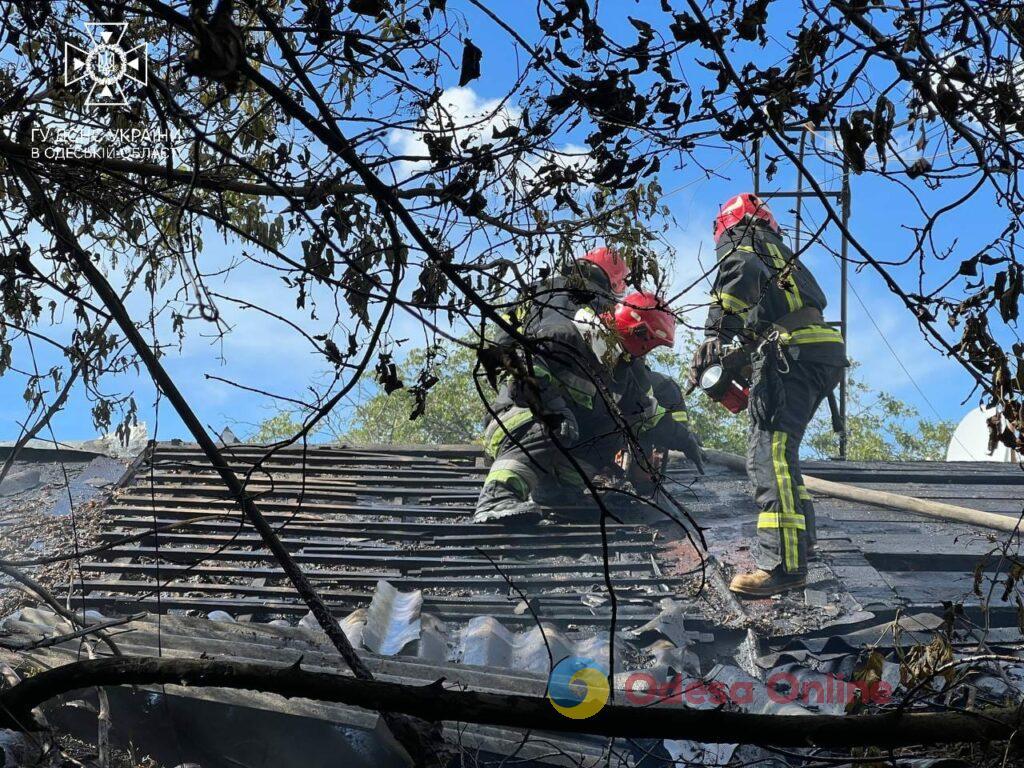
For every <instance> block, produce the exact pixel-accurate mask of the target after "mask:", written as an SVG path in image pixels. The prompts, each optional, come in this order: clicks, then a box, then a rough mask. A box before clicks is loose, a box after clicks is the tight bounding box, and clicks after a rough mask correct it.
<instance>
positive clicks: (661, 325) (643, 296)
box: [614, 292, 676, 357]
mask: <svg viewBox="0 0 1024 768" xmlns="http://www.w3.org/2000/svg"><path fill="white" fill-rule="evenodd" d="M614 316H615V317H614V319H615V330H616V331H617V332H618V334H619V339H620V340H621V342H622V347H623V349H625V350H626V351H627V352H628V353H629V354H631V355H633V357H643V356H644V355H646V354H647V353H648V352H650V351H651V350H652V349H654V348H655V347H661V346H665V347H671V346H672V344H673V342H675V339H676V318H675V315H673V314H672V313H671V312H670V311H669V309H668V307H666V306H665V304H664V303H663V302H662V301H661V299H659V298H658V297H657V296H656V295H654V294H653V293H647V292H642V293H631V294H629V296H627V297H626V298H624V299H623V300H622V301H620V302H619V303H618V304H616V305H615V310H614Z"/></svg>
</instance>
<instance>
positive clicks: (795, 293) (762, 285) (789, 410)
mask: <svg viewBox="0 0 1024 768" xmlns="http://www.w3.org/2000/svg"><path fill="white" fill-rule="evenodd" d="M714 234H715V242H716V244H717V246H718V273H717V275H716V277H715V283H714V288H713V289H712V305H711V309H710V311H709V312H708V319H707V322H706V324H705V332H706V337H707V338H706V341H705V342H704V343H703V344H702V345H701V346H700V347H699V348H698V350H697V352H696V354H695V355H694V359H693V365H692V367H691V373H690V375H691V379H692V380H693V381H694V382H700V383H701V385H702V386H704V387H705V389H707V387H708V383H707V381H706V379H707V376H704V378H705V381H701V378H702V374H706V373H707V372H708V371H716V372H717V371H718V370H719V369H718V368H717V367H716V366H719V365H721V366H722V367H723V368H724V369H725V377H724V378H726V379H729V378H738V379H742V378H743V377H744V375H745V374H746V375H749V379H750V405H749V407H750V430H749V434H748V438H747V473H748V474H749V476H750V480H751V482H752V483H753V485H754V495H755V500H756V501H757V504H758V506H759V507H760V510H761V511H760V514H759V515H758V519H757V544H758V545H757V547H756V553H755V555H756V556H755V562H756V563H757V567H758V570H756V571H754V572H753V573H742V574H739V575H737V576H736V577H735V578H734V579H733V580H732V583H731V584H730V585H729V588H730V589H731V590H732V591H733V592H736V593H738V594H741V595H747V596H767V595H773V594H777V593H779V592H783V591H785V590H788V589H794V588H801V587H803V586H804V584H805V581H806V576H807V558H808V554H809V549H811V550H813V546H814V541H815V530H814V509H813V506H812V504H811V500H810V495H809V494H808V493H807V491H806V489H805V488H804V486H803V480H802V477H801V475H800V463H799V453H800V441H801V440H802V439H803V435H804V430H805V429H806V428H807V425H808V423H809V422H810V421H811V418H812V417H813V416H814V413H815V411H817V409H818V406H819V405H821V403H822V401H823V400H824V399H825V398H827V397H828V396H829V395H830V394H831V392H832V390H833V389H834V388H835V386H836V384H838V383H839V380H840V378H841V377H842V374H843V369H844V367H845V366H846V365H847V364H848V363H847V360H846V347H845V344H844V343H843V337H842V334H840V333H839V331H837V330H835V329H834V328H832V327H830V326H828V325H826V324H825V322H824V317H823V315H822V312H823V310H824V309H825V304H826V302H825V296H824V294H823V293H822V290H821V288H820V287H819V286H818V283H817V281H816V280H815V279H814V277H813V276H812V275H811V273H810V272H809V271H808V270H807V268H806V267H805V266H804V265H802V264H801V263H800V262H799V261H798V260H797V258H796V256H794V254H793V252H792V251H790V249H789V248H787V247H786V245H785V244H784V243H783V242H782V239H781V238H780V236H779V226H778V224H777V223H776V221H775V217H774V216H772V214H771V212H770V211H769V210H768V207H767V206H766V205H765V204H764V202H762V201H761V200H760V199H759V198H758V197H756V196H755V195H752V194H742V195H737V196H736V197H734V198H732V199H731V200H730V201H729V202H727V203H726V204H725V205H724V206H722V209H721V212H720V213H719V215H718V218H717V219H716V220H715V230H714ZM747 361H749V370H742V371H741V370H740V369H742V368H745V367H746V365H747ZM722 391H723V390H719V394H722ZM728 391H729V394H728V395H723V396H722V400H721V402H723V404H726V405H727V406H728V407H730V409H731V410H737V409H738V408H739V407H742V397H743V395H739V398H740V400H739V401H738V398H737V393H742V392H743V390H742V389H741V388H740V387H738V386H735V385H734V386H733V387H731V388H730V389H729V390H728Z"/></svg>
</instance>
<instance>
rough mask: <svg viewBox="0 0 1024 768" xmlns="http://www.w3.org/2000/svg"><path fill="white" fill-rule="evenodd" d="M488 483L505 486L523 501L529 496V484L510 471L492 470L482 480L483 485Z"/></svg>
mask: <svg viewBox="0 0 1024 768" xmlns="http://www.w3.org/2000/svg"><path fill="white" fill-rule="evenodd" d="M488 483H501V484H502V485H507V486H508V487H509V488H511V489H512V491H513V492H514V493H515V494H516V495H517V496H518V497H519V498H520V499H522V500H523V501H525V500H526V497H527V496H529V495H530V486H529V484H528V483H527V482H526V480H524V479H523V478H522V477H520V476H519V475H518V474H516V473H515V472H513V471H512V470H511V469H492V470H491V471H490V472H488V473H487V479H485V480H484V485H487V484H488Z"/></svg>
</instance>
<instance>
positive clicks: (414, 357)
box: [250, 343, 487, 445]
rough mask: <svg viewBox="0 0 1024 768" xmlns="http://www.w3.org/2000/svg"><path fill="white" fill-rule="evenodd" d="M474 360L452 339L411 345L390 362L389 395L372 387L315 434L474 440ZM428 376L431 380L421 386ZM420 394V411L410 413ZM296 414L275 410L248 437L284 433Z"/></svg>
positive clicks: (408, 441)
mask: <svg viewBox="0 0 1024 768" xmlns="http://www.w3.org/2000/svg"><path fill="white" fill-rule="evenodd" d="M475 363H476V353H475V351H474V350H473V349H470V348H467V347H464V346H461V345H457V344H452V343H445V344H439V345H437V346H434V347H430V348H429V349H415V350H413V351H411V352H410V353H409V354H408V355H407V356H406V357H405V358H404V359H403V360H402V361H401V362H400V363H398V364H397V365H396V370H395V372H394V373H395V378H396V379H397V381H400V382H402V386H401V387H400V388H398V389H395V390H393V391H392V392H391V393H390V394H388V393H387V392H386V391H385V390H384V389H383V388H379V389H376V391H374V393H373V394H371V395H370V396H369V397H366V398H365V399H363V400H362V402H360V403H359V404H358V405H357V406H356V407H355V408H354V409H352V410H351V411H350V413H349V415H348V417H347V418H345V417H336V416H329V417H328V418H327V419H326V420H325V422H324V423H325V426H324V428H323V429H322V430H320V431H319V432H318V433H317V437H319V438H321V439H324V438H325V439H328V440H332V441H335V442H340V443H347V444H349V445H373V444H395V445H419V444H434V445H438V444H446V443H449V444H450V443H472V442H475V441H476V440H478V439H479V438H480V433H481V432H482V431H483V425H484V419H485V417H486V414H487V411H486V408H485V407H484V405H483V403H482V402H481V400H480V395H479V393H478V392H477V389H476V386H475V385H474V383H473V368H474V365H475ZM432 377H436V379H437V381H436V383H434V384H431V385H429V386H424V385H425V384H426V383H428V382H429V381H430V380H431V378H432ZM484 386H486V385H484ZM420 398H422V402H423V409H422V411H423V412H422V413H421V414H418V415H417V416H416V417H415V418H413V414H415V413H416V412H417V410H418V404H419V402H420ZM300 416H301V414H296V413H295V412H291V411H281V412H279V413H277V414H275V415H274V416H272V417H271V418H269V419H266V420H265V421H263V422H262V423H261V424H259V426H258V427H257V429H256V430H255V431H254V432H253V433H252V434H251V435H250V439H251V440H253V441H254V442H260V443H266V442H272V441H274V440H281V439H284V438H287V437H290V436H291V435H294V434H295V433H296V432H297V431H298V430H299V429H300V428H301V420H300Z"/></svg>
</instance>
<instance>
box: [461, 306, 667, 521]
mask: <svg viewBox="0 0 1024 768" xmlns="http://www.w3.org/2000/svg"><path fill="white" fill-rule="evenodd" d="M522 333H523V335H525V336H526V337H527V338H528V339H530V341H531V342H532V343H531V344H529V345H528V347H524V348H522V349H519V350H517V354H518V355H519V356H520V357H521V359H522V363H523V365H522V369H523V372H521V373H520V374H518V375H515V374H513V375H510V376H508V377H507V378H506V379H505V380H504V382H503V383H502V385H501V389H500V392H499V396H498V398H497V400H496V402H495V403H494V405H493V411H494V416H493V417H492V418H491V420H490V422H489V423H488V425H487V429H486V431H485V433H484V447H485V449H486V450H487V452H488V453H489V454H490V455H491V456H492V457H493V458H494V463H493V464H492V466H491V470H490V472H489V474H488V475H487V478H486V480H485V482H484V488H483V490H482V491H481V493H480V498H479V500H478V502H477V509H476V515H475V516H474V520H476V521H477V522H483V521H489V520H497V519H505V518H516V517H523V516H531V517H534V518H536V517H538V516H539V515H540V514H541V510H540V506H539V504H538V501H542V502H544V501H548V500H551V499H556V500H564V499H566V498H567V497H568V498H571V499H578V498H582V492H583V490H584V487H585V485H584V478H590V477H593V476H594V475H595V474H596V472H597V470H598V469H600V468H601V466H602V464H603V463H604V462H605V461H607V460H610V459H611V458H612V457H614V455H615V453H616V452H617V450H619V449H620V448H621V446H622V445H624V444H625V433H626V431H627V430H629V429H631V428H636V429H638V430H640V431H643V430H645V429H647V428H648V425H650V426H652V427H653V425H654V424H656V423H658V422H660V421H661V419H660V418H658V417H659V416H660V415H661V413H660V412H659V409H658V406H657V403H656V402H654V401H653V398H652V397H651V396H650V385H649V383H648V382H647V379H646V377H641V378H642V379H643V380H642V381H641V380H640V379H639V378H638V377H637V376H636V375H635V374H636V371H637V370H642V369H643V364H642V360H641V359H640V358H642V357H643V355H645V354H646V353H647V352H649V351H650V350H652V349H654V348H655V347H657V346H661V345H667V346H671V344H672V341H673V339H674V335H675V317H674V316H673V315H672V314H671V313H670V312H669V311H668V310H667V309H666V308H664V306H663V305H662V304H661V302H660V301H659V300H658V299H657V298H656V297H654V296H652V295H651V294H645V293H634V294H631V295H630V296H627V297H626V298H624V299H622V300H621V301H620V302H619V303H618V304H617V305H616V306H615V307H614V309H613V310H612V311H609V312H605V313H598V312H596V311H595V310H594V309H592V308H591V307H589V306H583V307H580V308H579V309H578V310H577V312H576V314H575V315H574V316H573V317H572V318H568V319H567V318H566V317H565V316H564V315H562V314H561V313H559V312H550V311H543V309H539V308H534V309H533V310H531V312H530V314H529V316H528V317H527V319H526V322H525V323H524V324H523V327H522ZM637 366H639V368H637Z"/></svg>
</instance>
